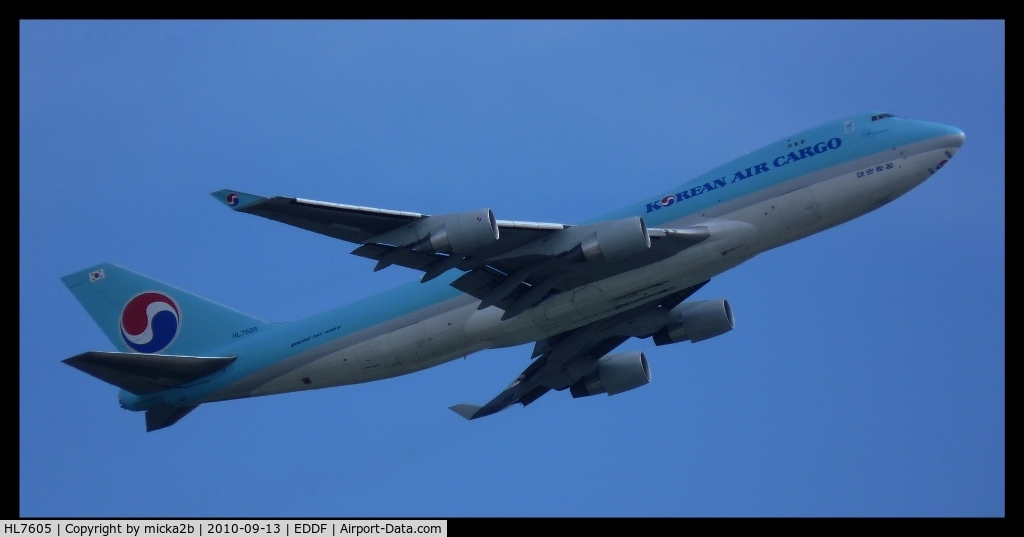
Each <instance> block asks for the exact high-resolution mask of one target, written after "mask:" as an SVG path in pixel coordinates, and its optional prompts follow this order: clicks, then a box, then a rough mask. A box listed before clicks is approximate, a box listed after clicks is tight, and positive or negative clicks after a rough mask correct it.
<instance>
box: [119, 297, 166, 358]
mask: <svg viewBox="0 0 1024 537" xmlns="http://www.w3.org/2000/svg"><path fill="white" fill-rule="evenodd" d="M180 329H181V312H180V310H179V309H178V305H177V304H176V303H175V302H174V300H173V299H172V298H171V297H169V296H167V295H165V294H163V293H158V292H156V291H148V292H145V293H141V294H139V295H136V296H135V297H134V298H132V299H131V300H129V301H128V303H127V304H125V306H124V309H123V310H121V339H124V342H125V344H127V345H128V346H129V347H131V348H132V349H133V350H134V351H135V352H145V353H153V352H159V351H161V350H163V349H165V348H167V346H168V345H170V344H171V342H172V341H174V338H175V337H177V335H178V331H179V330H180Z"/></svg>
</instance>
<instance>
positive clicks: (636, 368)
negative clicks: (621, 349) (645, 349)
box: [569, 351, 651, 398]
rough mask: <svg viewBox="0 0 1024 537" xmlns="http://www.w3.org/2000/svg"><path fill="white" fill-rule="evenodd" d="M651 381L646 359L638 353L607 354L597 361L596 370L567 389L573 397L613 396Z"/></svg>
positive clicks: (642, 354)
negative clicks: (601, 394) (600, 394)
mask: <svg viewBox="0 0 1024 537" xmlns="http://www.w3.org/2000/svg"><path fill="white" fill-rule="evenodd" d="M650 381H651V368H650V366H648V365H647V357H646V356H644V353H642V352H640V351H636V352H626V353H622V354H609V355H607V356H604V357H602V358H601V359H599V360H598V361H597V369H595V370H594V371H593V372H592V373H590V374H589V375H587V376H585V377H583V378H582V379H580V380H579V381H578V382H577V383H576V384H573V385H572V386H570V387H569V393H570V394H572V396H573V397H574V398H575V397H588V396H591V395H597V394H599V393H607V394H608V395H615V394H617V393H622V392H626V391H629V390H632V389H633V388H639V387H640V386H643V385H644V384H647V383H648V382H650Z"/></svg>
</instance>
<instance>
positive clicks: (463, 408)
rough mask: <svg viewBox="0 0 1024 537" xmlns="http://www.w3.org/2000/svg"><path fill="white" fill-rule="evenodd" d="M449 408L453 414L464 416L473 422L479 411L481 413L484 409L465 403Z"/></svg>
mask: <svg viewBox="0 0 1024 537" xmlns="http://www.w3.org/2000/svg"><path fill="white" fill-rule="evenodd" d="M448 408H450V409H452V412H454V413H456V414H458V415H460V416H462V417H463V418H466V419H467V420H471V419H473V418H474V417H475V416H474V415H475V414H476V413H477V411H479V410H480V409H481V408H483V407H482V406H480V405H467V404H465V403H462V404H460V405H453V406H450V407H448Z"/></svg>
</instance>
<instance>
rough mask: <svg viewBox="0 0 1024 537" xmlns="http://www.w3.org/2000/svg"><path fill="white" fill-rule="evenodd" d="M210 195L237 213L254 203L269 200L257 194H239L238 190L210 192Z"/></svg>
mask: <svg viewBox="0 0 1024 537" xmlns="http://www.w3.org/2000/svg"><path fill="white" fill-rule="evenodd" d="M210 195H211V196H213V197H214V198H216V199H217V201H219V202H221V203H223V204H224V205H227V206H228V207H231V208H232V209H234V210H236V211H237V210H239V209H241V208H243V207H245V206H247V205H252V204H253V203H256V202H258V201H263V200H265V199H267V198H264V197H262V196H257V195H255V194H246V193H245V192H239V191H238V190H227V189H225V190H218V191H216V192H210Z"/></svg>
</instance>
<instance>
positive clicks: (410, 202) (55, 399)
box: [19, 21, 1006, 517]
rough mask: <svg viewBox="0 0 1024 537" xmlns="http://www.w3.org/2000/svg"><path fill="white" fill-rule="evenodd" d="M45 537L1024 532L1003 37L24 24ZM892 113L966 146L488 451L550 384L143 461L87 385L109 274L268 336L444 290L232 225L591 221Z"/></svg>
mask: <svg viewBox="0 0 1024 537" xmlns="http://www.w3.org/2000/svg"><path fill="white" fill-rule="evenodd" d="M20 30H21V36H20V47H21V48H20V53H19V54H20V81H19V85H20V93H21V95H20V110H19V112H20V116H19V119H20V148H19V151H20V183H19V185H20V200H19V210H20V230H19V238H20V249H19V254H20V259H19V267H20V282H19V292H20V305H19V311H20V348H19V364H20V384H19V388H20V450H21V455H20V480H21V481H20V494H21V514H22V515H23V516H101V517H102V516H254V515H261V516H348V517H356V516H440V517H445V516H473V515H513V516H516V515H538V516H555V515H589V516H606V515H624V516H634V515H642V516H646V515H667V516H689V515H697V516H702V515H724V516H733V515H739V516H745V515H769V516H774V515H812V516H813V515H826V516H829V515H854V516H861V515H882V516H905V515H911V516H918V515H925V516H945V515H952V516H962V515H979V516H1001V515H1003V514H1004V512H1005V468H1006V466H1005V455H1006V453H1005V335H1006V334H1005V296H1004V293H1005V268H1004V262H1005V230H1004V227H1005V167H1004V165H1005V158H1006V155H1005V138H1004V131H1005V25H1004V24H1003V23H1002V22H998V21H996V22H985V21H981V22H956V21H950V22H875V21H868V22H821V21H812V22H91V21H90V22H50V21H45V22H35V21H28V22H22V23H21V25H20ZM866 111H883V112H890V113H893V114H896V115H899V116H904V117H909V118H914V119H924V120H930V121H937V122H942V123H947V124H951V125H955V126H957V127H959V128H961V129H963V130H964V132H965V133H966V134H967V142H966V144H965V145H964V147H963V148H962V150H961V151H960V152H959V153H958V154H957V156H956V158H955V159H953V160H952V161H951V162H950V164H949V165H947V166H946V167H945V168H944V169H943V170H942V171H941V172H939V173H938V174H936V175H935V176H934V177H932V178H930V179H929V180H928V181H927V182H925V183H924V184H923V185H921V186H920V187H918V188H917V189H915V190H913V191H911V192H910V193H908V194H907V195H905V196H904V197H902V198H900V199H898V200H896V201H894V202H893V203H890V204H889V205H886V206H884V207H882V208H881V209H879V210H877V211H875V212H873V213H870V214H868V215H865V216H863V217H861V218H860V219H857V220H855V221H852V222H849V223H847V224H844V225H842V226H839V227H837V228H834V229H832V230H829V231H826V232H823V233H820V234H818V235H815V236H813V237H810V238H807V239H804V240H803V241H800V242H797V243H794V244H790V245H787V246H784V247H781V248H779V249H776V250H773V251H771V252H768V253H765V254H762V255H761V256H758V257H756V258H754V259H753V260H751V261H749V262H747V263H746V264H744V265H741V266H739V267H737V268H735V269H733V270H732V271H730V272H727V273H725V274H722V275H720V276H718V277H716V278H714V279H713V280H712V281H711V283H710V284H709V285H707V286H706V287H705V288H704V289H702V290H701V291H700V292H699V293H698V294H697V295H696V296H695V298H714V297H726V298H728V299H729V301H730V302H731V304H732V306H733V309H734V311H735V314H736V329H735V330H734V331H732V332H730V333H728V334H726V335H724V336H721V337H718V338H715V339H712V340H709V341H705V342H702V343H699V344H690V343H681V344H678V345H672V346H667V347H655V346H654V345H653V344H652V343H651V342H650V340H645V341H638V340H631V341H629V342H627V343H625V344H623V345H622V347H620V348H621V349H622V350H636V349H639V350H643V351H645V352H646V353H647V355H648V357H649V359H650V362H651V369H652V373H653V379H652V382H651V384H649V385H647V386H645V387H643V388H640V389H637V390H634V391H631V392H628V393H624V394H621V395H617V396H615V397H606V396H597V397H591V398H586V399H580V400H573V399H572V398H571V397H570V396H569V394H568V393H567V392H553V393H550V394H548V395H546V396H545V397H543V398H541V399H540V400H538V401H537V402H536V403H534V404H532V405H531V406H529V407H527V408H522V407H520V406H515V407H513V408H510V409H508V410H506V411H504V412H502V413H500V414H497V415H494V416H491V417H488V418H486V419H481V420H476V421H473V422H467V421H465V420H463V419H462V418H460V417H459V416H457V415H455V414H454V413H452V412H451V411H450V410H448V406H449V405H452V404H455V403H461V402H470V403H477V404H483V403H485V402H486V401H488V400H490V399H491V398H492V397H493V396H494V395H496V394H497V393H498V392H500V391H501V390H502V389H503V388H504V387H505V386H506V385H507V384H508V383H509V382H510V381H512V379H513V378H515V376H516V375H518V374H519V372H520V371H521V370H522V369H523V368H525V367H526V366H527V365H528V363H529V355H530V350H531V348H530V347H529V346H522V347H516V348H510V349H502V350H492V351H485V352H481V353H478V354H475V355H471V356H470V357H469V358H468V359H465V360H462V359H460V360H457V361H453V362H450V363H447V364H444V365H441V366H438V367H436V368H433V369H429V370H426V371H423V372H420V373H416V374H413V375H408V376H405V377H400V378H396V379H390V380H385V381H380V382H374V383H369V384H363V385H357V386H350V387H342V388H333V389H327V390H320V391H314V392H305V393H298V394H287V395H277V396H272V397H264V398H255V399H249V400H242V401H229V402H222V403H214V404H209V405H204V406H202V407H200V408H199V409H197V410H196V411H195V412H193V413H192V414H190V415H189V416H187V417H186V418H185V419H183V420H182V421H180V422H179V423H178V424H176V425H174V426H173V427H171V428H168V429H165V430H162V431H158V432H154V433H148V434H147V433H145V432H144V430H145V429H144V424H143V415H142V414H141V413H132V412H128V411H125V410H122V409H120V408H119V407H118V404H117V400H116V395H117V389H116V388H113V387H111V386H109V385H107V384H105V383H103V382H101V381H99V380H96V379H94V378H92V377H90V376H88V375H85V374H83V373H81V372H79V371H77V370H75V369H72V368H70V367H68V366H66V365H64V364H62V363H60V360H62V359H64V358H67V357H69V356H72V355H75V354H78V353H80V352H83V351H86V350H112V349H113V346H112V345H111V343H110V342H108V341H107V340H106V339H105V338H104V336H103V334H102V333H101V332H100V330H99V329H98V328H97V327H96V326H95V325H94V324H93V322H92V320H91V319H90V318H89V317H88V315H87V314H86V312H85V311H84V310H83V309H82V308H81V307H80V306H79V305H78V303H77V302H76V301H75V299H74V297H73V296H72V295H71V293H70V292H68V291H67V290H66V289H65V288H64V286H63V285H62V284H61V282H60V281H59V279H58V278H59V277H60V276H63V275H65V274H68V273H71V272H74V271H77V270H80V269H83V268H86V267H88V266H90V265H92V264H95V263H99V262H103V261H109V262H113V263H116V264H119V265H121V266H124V267H126V268H129V269H132V270H135V271H138V272H142V273H144V274H147V275H150V276H152V277H154V278H156V279H159V280H161V281H165V282H167V283H169V284H171V285H174V286H177V287H181V288H183V289H186V290H189V291H192V292H195V293H197V294H199V295H201V296H204V297H207V298H209V299H211V300H214V301H216V302H220V303H223V304H225V305H228V306H230V307H233V308H236V309H238V310H241V311H244V312H246V313H249V314H252V315H255V316H257V317H260V318H263V319H266V320H269V321H289V320H297V319H301V318H303V317H305V316H308V315H312V314H315V313H318V312H321V311H323V310H326V309H329V308H333V307H337V306H339V305H343V304H346V303H349V302H352V301H354V300H356V299H358V298H363V297H366V296H370V295H372V294H374V293H377V292H380V291H383V290H386V289H389V288H391V287H393V286H396V285H398V284H400V283H404V282H408V281H413V280H414V279H417V278H418V277H419V274H418V273H414V272H413V271H410V270H407V269H403V268H400V267H393V268H389V269H387V270H385V271H381V272H379V273H374V272H373V271H372V268H373V262H372V261H369V260H366V259H362V258H359V257H355V256H351V255H349V253H348V252H349V251H351V249H352V246H350V245H349V244H347V243H343V242H340V241H336V240H333V239H329V238H327V237H323V236H320V235H316V234H313V233H310V232H306V231H302V230H299V229H296V228H292V227H289V226H286V225H283V224H279V223H276V222H272V221H269V220H264V219H261V218H257V217H253V216H249V215H244V214H236V213H233V212H232V211H230V210H228V209H227V208H225V207H224V206H223V205H221V204H219V203H218V202H217V201H216V200H214V199H213V198H211V197H210V196H209V193H210V192H212V191H214V190H218V189H221V188H233V189H239V190H242V191H246V192H252V193H256V194H261V195H265V196H272V195H286V196H298V197H305V198H311V199H319V200H324V201H333V202H339V203H348V204H355V205H364V206H371V207H386V208H391V209H399V210H408V211H417V212H424V213H447V212H456V211H462V210H470V209H476V208H479V207H490V208H492V209H493V210H494V212H495V214H496V215H497V217H498V218H501V219H508V220H512V219H522V220H534V221H547V222H565V223H575V222H580V221H582V220H585V219H587V218H589V217H592V216H594V215H597V214H601V213H604V212H607V211H610V210H613V209H616V208H618V207H620V206H622V205H625V204H627V203H631V202H635V201H639V200H641V199H646V198H649V197H650V196H651V195H652V194H657V193H659V192H662V191H664V190H666V189H668V188H671V187H674V186H676V185H679V184H682V183H683V182H685V181H686V180H688V179H690V178H692V177H694V176H696V175H698V174H700V173H703V172H705V171H708V170H710V169H711V168H713V167H715V166H718V165H720V164H723V163H725V162H726V161H728V160H731V159H733V158H736V157H739V156H741V155H743V154H744V153H745V152H747V151H752V150H755V149H757V148H759V147H761V146H764V145H767V144H769V143H772V142H774V141H776V140H778V139H780V138H785V137H786V136H788V135H790V134H792V133H795V132H797V131H800V130H803V129H806V128H810V127H814V126H817V125H819V124H821V123H825V122H828V121H832V120H834V119H838V118H840V117H843V116H846V115H850V114H856V113H860V112H866Z"/></svg>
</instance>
